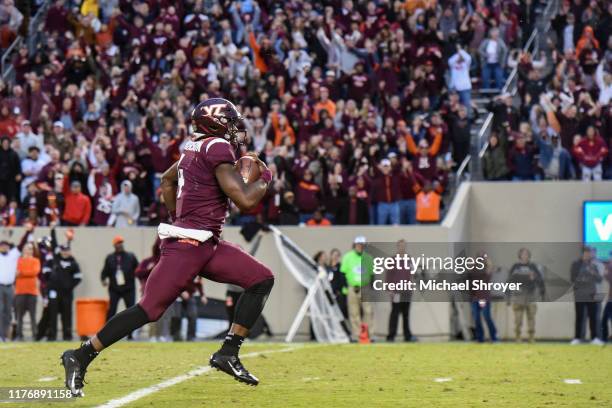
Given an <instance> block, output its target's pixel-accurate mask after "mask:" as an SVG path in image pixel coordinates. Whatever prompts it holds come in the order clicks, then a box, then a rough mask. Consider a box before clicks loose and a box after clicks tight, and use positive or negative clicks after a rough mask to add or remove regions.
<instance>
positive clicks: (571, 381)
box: [563, 378, 582, 384]
mask: <svg viewBox="0 0 612 408" xmlns="http://www.w3.org/2000/svg"><path fill="white" fill-rule="evenodd" d="M563 382H564V383H566V384H582V381H580V379H578V378H567V379H565V380H563Z"/></svg>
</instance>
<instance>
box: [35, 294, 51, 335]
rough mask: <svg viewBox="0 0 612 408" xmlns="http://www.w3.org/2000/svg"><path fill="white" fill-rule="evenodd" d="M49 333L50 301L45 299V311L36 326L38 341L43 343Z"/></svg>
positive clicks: (43, 310)
mask: <svg viewBox="0 0 612 408" xmlns="http://www.w3.org/2000/svg"><path fill="white" fill-rule="evenodd" d="M48 332H49V300H48V299H46V298H43V309H42V315H41V316H40V320H39V321H38V325H37V326H36V341H41V340H42V339H43V337H45V336H46V335H47V334H48Z"/></svg>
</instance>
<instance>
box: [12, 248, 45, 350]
mask: <svg viewBox="0 0 612 408" xmlns="http://www.w3.org/2000/svg"><path fill="white" fill-rule="evenodd" d="M40 271H41V266H40V259H39V258H38V247H37V246H36V245H35V243H34V242H28V243H27V244H25V246H24V247H23V252H22V254H21V257H20V258H19V260H18V261H17V277H16V279H15V317H16V320H17V332H16V333H15V338H16V339H17V340H23V317H24V316H25V314H26V312H27V313H28V314H29V315H30V325H31V327H32V338H33V339H35V338H36V299H37V297H38V294H39V292H38V275H39V274H40Z"/></svg>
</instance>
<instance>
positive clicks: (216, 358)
mask: <svg viewBox="0 0 612 408" xmlns="http://www.w3.org/2000/svg"><path fill="white" fill-rule="evenodd" d="M210 366H211V367H213V368H216V369H217V370H221V371H223V372H224V373H226V374H229V375H231V376H232V377H234V378H235V379H236V380H237V381H240V382H243V383H245V384H248V385H252V386H256V385H257V384H259V379H258V378H257V377H255V376H254V375H253V374H251V373H249V372H248V370H247V369H246V368H244V366H243V365H242V363H241V362H240V359H239V358H238V356H224V355H223V354H219V352H216V353H215V354H213V355H212V356H210Z"/></svg>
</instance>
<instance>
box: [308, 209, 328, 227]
mask: <svg viewBox="0 0 612 408" xmlns="http://www.w3.org/2000/svg"><path fill="white" fill-rule="evenodd" d="M306 225H307V226H309V227H329V226H330V225H331V222H330V221H329V219H327V218H325V215H324V210H323V208H317V209H316V210H315V212H314V213H313V215H312V218H311V219H309V220H308V221H306Z"/></svg>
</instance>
